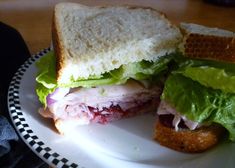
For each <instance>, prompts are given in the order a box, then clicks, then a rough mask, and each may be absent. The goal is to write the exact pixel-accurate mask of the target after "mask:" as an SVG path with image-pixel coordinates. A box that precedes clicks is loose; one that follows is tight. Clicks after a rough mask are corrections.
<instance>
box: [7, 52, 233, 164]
mask: <svg viewBox="0 0 235 168" xmlns="http://www.w3.org/2000/svg"><path fill="white" fill-rule="evenodd" d="M48 51H49V49H45V50H43V51H41V52H40V53H38V54H37V55H35V56H33V57H32V58H29V60H28V61H26V62H25V64H23V65H22V66H21V67H20V68H19V70H18V71H17V73H16V74H15V76H14V78H13V80H12V82H11V84H10V87H9V92H8V107H9V112H10V116H11V118H12V121H13V123H14V125H15V127H16V129H17V131H18V132H19V134H20V136H21V138H22V139H23V140H24V142H25V143H26V144H27V145H28V146H29V147H30V148H31V149H32V150H33V151H34V152H35V153H36V154H37V155H38V156H39V157H40V158H42V159H43V160H44V161H45V162H47V163H48V164H49V165H51V166H53V167H63V168H65V167H82V168H106V167H107V168H124V167H125V168H127V167H128V168H131V167H133V168H159V167H172V168H173V167H181V168H184V167H185V168H188V167H191V168H199V167H207V168H208V167H213V168H214V167H226V168H230V167H231V168H232V167H234V166H235V159H234V158H235V144H233V143H228V142H224V143H222V144H220V145H218V146H217V147H215V148H214V149H212V150H210V151H208V152H205V153H202V154H184V153H179V152H175V151H173V150H170V149H168V148H165V147H162V146H160V145H158V144H157V143H156V142H155V141H154V140H153V138H152V137H153V128H154V125H155V123H154V122H155V117H154V116H152V115H143V116H138V117H134V118H129V119H123V120H120V121H116V122H112V123H110V124H107V125H101V124H92V125H88V126H80V127H76V128H75V129H74V130H71V132H70V133H68V134H66V136H61V135H59V134H58V133H57V132H56V131H55V129H54V126H53V124H52V122H51V120H48V119H45V118H43V117H41V116H40V115H39V114H38V112H37V111H38V108H39V107H40V106H41V105H40V103H39V101H38V98H37V96H36V93H35V76H36V73H37V70H36V67H35V62H36V61H37V60H38V59H39V58H40V57H41V56H43V55H44V54H45V53H46V52H48Z"/></svg>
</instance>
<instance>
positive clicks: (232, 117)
mask: <svg viewBox="0 0 235 168" xmlns="http://www.w3.org/2000/svg"><path fill="white" fill-rule="evenodd" d="M175 61H176V62H177V65H178V67H177V68H176V69H175V70H173V71H172V72H171V74H170V75H169V76H168V78H167V80H166V82H165V84H164V89H163V92H162V95H161V103H160V106H159V108H158V112H157V114H158V116H159V120H160V122H161V123H164V124H165V125H166V126H169V127H172V128H174V129H175V130H176V131H178V130H180V128H186V129H190V130H195V129H197V128H199V127H201V126H205V125H206V126H209V125H212V124H219V125H221V126H222V127H224V128H225V129H226V130H227V132H228V135H229V139H230V140H232V141H234V140H235V113H234V109H235V91H234V90H235V85H234V81H235V68H234V64H233V63H225V62H216V61H207V60H195V59H187V58H180V57H179V58H176V59H175Z"/></svg>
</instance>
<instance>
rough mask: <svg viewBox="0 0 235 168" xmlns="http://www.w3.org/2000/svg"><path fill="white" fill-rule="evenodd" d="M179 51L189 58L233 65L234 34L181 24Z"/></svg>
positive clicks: (216, 29) (234, 51)
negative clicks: (231, 63) (181, 41)
mask: <svg viewBox="0 0 235 168" xmlns="http://www.w3.org/2000/svg"><path fill="white" fill-rule="evenodd" d="M180 28H181V31H182V34H183V36H184V39H183V43H182V45H181V46H180V50H181V51H182V52H183V53H184V55H185V56H187V57H190V58H198V59H207V60H217V61H223V62H234V63H235V33H233V32H231V31H227V30H223V29H218V28H209V27H205V26H202V25H196V24H188V23H182V24H181V25H180Z"/></svg>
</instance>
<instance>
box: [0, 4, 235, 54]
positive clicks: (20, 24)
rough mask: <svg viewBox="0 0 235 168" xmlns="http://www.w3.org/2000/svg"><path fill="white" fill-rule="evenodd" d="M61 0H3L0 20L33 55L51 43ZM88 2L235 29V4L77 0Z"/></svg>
mask: <svg viewBox="0 0 235 168" xmlns="http://www.w3.org/2000/svg"><path fill="white" fill-rule="evenodd" d="M58 2H61V0H60V1H59V0H56V1H55V0H50V1H48V0H40V1H36V0H33V1H32V0H1V1H0V21H2V22H4V23H6V24H8V25H10V26H12V27H14V28H16V29H17V30H18V31H19V32H20V33H21V35H22V36H23V38H24V39H25V41H26V44H27V46H28V47H29V50H30V52H31V54H35V53H37V52H38V51H40V50H41V49H43V48H47V47H48V46H50V43H51V20H52V14H53V7H54V5H55V4H56V3H58ZM70 2H72V1H70ZM76 2H79V3H82V4H86V5H92V6H93V5H119V4H131V5H138V6H150V7H152V8H155V9H157V10H159V11H162V12H164V13H165V14H166V15H167V17H168V18H169V19H170V20H171V21H172V22H173V23H175V24H179V23H180V22H191V23H197V24H203V25H206V26H211V27H219V28H223V29H228V30H231V31H234V32H235V7H222V6H216V5H212V4H208V3H205V2H204V1H203V0H144V1H143V0H96V1H94V0H77V1H76Z"/></svg>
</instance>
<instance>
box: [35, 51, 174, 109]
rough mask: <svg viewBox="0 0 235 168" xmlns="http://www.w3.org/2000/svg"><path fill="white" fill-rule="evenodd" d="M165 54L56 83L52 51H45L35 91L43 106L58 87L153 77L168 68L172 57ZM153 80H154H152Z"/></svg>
mask: <svg viewBox="0 0 235 168" xmlns="http://www.w3.org/2000/svg"><path fill="white" fill-rule="evenodd" d="M173 56H174V55H173V54H172V55H167V56H164V57H162V58H160V59H159V60H157V61H156V62H148V61H141V62H135V63H131V64H128V65H123V66H121V67H119V68H118V69H115V70H112V71H110V72H109V73H105V74H102V75H100V76H91V77H89V78H88V79H78V80H73V78H71V81H70V82H68V83H66V84H58V83H57V82H56V71H55V69H56V65H55V56H54V53H53V52H49V53H47V54H46V55H45V56H43V57H42V58H41V59H40V60H39V61H38V62H37V64H36V65H37V68H38V75H37V77H36V81H37V86H36V92H37V95H38V97H39V100H40V101H41V103H42V104H44V106H46V97H47V95H48V94H50V93H52V92H53V91H54V90H55V89H56V88H58V87H69V88H74V87H94V86H98V85H113V84H123V83H125V82H126V81H127V80H128V79H135V80H146V79H149V80H151V79H155V78H154V76H156V75H159V74H161V73H162V72H163V71H167V70H168V64H169V62H170V61H171V60H172V58H173ZM153 81H154V80H153Z"/></svg>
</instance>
